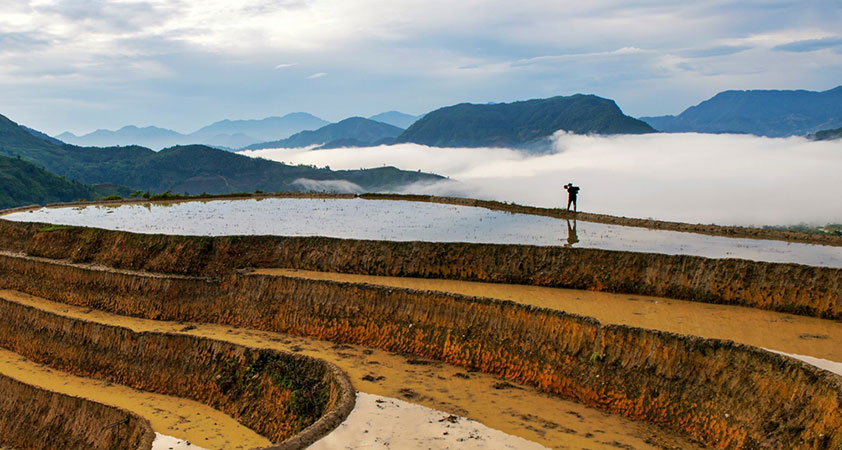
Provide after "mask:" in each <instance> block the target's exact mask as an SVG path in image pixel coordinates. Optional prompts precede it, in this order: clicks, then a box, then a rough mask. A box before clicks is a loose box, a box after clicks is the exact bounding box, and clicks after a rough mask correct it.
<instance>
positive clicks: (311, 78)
mask: <svg viewBox="0 0 842 450" xmlns="http://www.w3.org/2000/svg"><path fill="white" fill-rule="evenodd" d="M325 76H327V74H326V73H325V72H317V73H314V74H312V75H309V76H308V77H307V79H308V80H314V79H316V78H322V77H325Z"/></svg>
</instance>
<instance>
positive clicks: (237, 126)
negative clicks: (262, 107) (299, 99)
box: [190, 112, 330, 148]
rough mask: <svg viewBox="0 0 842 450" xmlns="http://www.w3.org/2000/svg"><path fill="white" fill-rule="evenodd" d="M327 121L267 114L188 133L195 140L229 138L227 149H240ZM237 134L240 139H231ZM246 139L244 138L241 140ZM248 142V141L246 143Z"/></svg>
mask: <svg viewBox="0 0 842 450" xmlns="http://www.w3.org/2000/svg"><path fill="white" fill-rule="evenodd" d="M328 123H330V122H327V121H326V120H323V119H320V118H318V117H316V116H314V115H311V114H307V113H303V112H297V113H290V114H287V115H285V116H283V117H267V118H265V119H260V120H222V121H219V122H215V123H213V124H210V125H208V126H206V127H203V128H201V129H199V130H198V131H196V132H193V133H191V134H190V137H192V138H193V139H194V143H204V144H216V141H219V140H220V139H221V138H222V137H223V136H229V137H231V138H229V139H231V140H229V141H228V144H234V143H235V142H237V144H236V145H227V144H218V145H225V146H226V147H230V148H241V147H245V146H246V145H249V144H254V143H257V142H265V141H271V140H277V139H284V138H287V137H289V136H292V135H293V134H295V133H298V132H299V131H303V130H315V129H317V128H320V127H323V126H325V125H327V124H328ZM237 136H239V137H240V138H239V139H240V141H234V140H233V139H234V138H236V137H237ZM244 138H247V139H244ZM247 141H250V142H247Z"/></svg>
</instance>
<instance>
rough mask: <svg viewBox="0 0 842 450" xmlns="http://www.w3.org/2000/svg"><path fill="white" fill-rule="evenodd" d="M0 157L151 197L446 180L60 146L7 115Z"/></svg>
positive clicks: (194, 153) (202, 150)
mask: <svg viewBox="0 0 842 450" xmlns="http://www.w3.org/2000/svg"><path fill="white" fill-rule="evenodd" d="M0 154H2V155H7V156H10V157H13V158H14V157H20V158H21V159H22V160H24V161H29V162H31V163H34V164H37V165H40V166H43V167H44V168H45V169H47V170H48V171H50V172H53V173H55V174H58V175H61V176H63V177H66V178H68V179H71V180H75V181H77V182H79V183H84V184H119V185H123V186H129V187H131V188H133V189H139V190H150V191H152V192H163V191H166V190H172V191H174V192H176V193H189V194H200V193H202V192H207V193H210V194H224V193H232V192H254V191H255V190H262V191H264V192H276V191H303V190H313V189H316V190H319V189H324V190H335V189H334V188H335V187H336V186H346V189H353V190H360V191H368V192H376V191H389V190H396V189H399V188H401V187H402V186H404V185H407V184H411V183H416V182H432V181H438V180H441V179H443V178H442V177H440V176H438V175H433V174H427V173H421V172H410V171H404V170H398V169H396V168H394V167H381V168H377V169H367V170H342V171H332V170H329V169H327V168H325V169H319V168H316V167H311V166H290V165H286V164H282V163H279V162H275V161H269V160H265V159H259V158H249V157H247V156H243V155H238V154H235V153H231V152H226V151H223V150H217V149H214V148H210V147H207V146H204V145H189V146H177V147H172V148H168V149H165V150H162V151H160V152H154V151H152V150H150V149H148V148H145V147H140V146H128V147H106V148H99V147H77V146H74V145H69V144H63V145H57V144H54V143H52V142H49V141H47V140H44V139H41V138H39V137H36V136H35V135H33V134H31V133H29V132H28V131H26V130H24V129H23V128H21V127H20V126H18V124H16V123H14V122H13V121H11V120H9V119H8V118H6V117H4V116H2V115H0ZM337 181H342V183H337Z"/></svg>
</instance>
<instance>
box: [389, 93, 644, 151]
mask: <svg viewBox="0 0 842 450" xmlns="http://www.w3.org/2000/svg"><path fill="white" fill-rule="evenodd" d="M559 130H564V131H568V132H573V133H577V134H640V133H652V132H654V131H655V130H654V129H652V127H650V126H649V125H647V124H646V123H644V122H642V121H640V120H637V119H635V118H633V117H629V116H627V115H625V114H623V112H622V111H621V110H620V108H619V107H618V106H617V104H616V103H614V101H613V100H609V99H605V98H601V97H597V96H595V95H582V94H577V95H572V96H569V97H561V96H559V97H552V98H547V99H538V100H526V101H520V102H514V103H496V104H484V105H477V104H471V103H462V104H458V105H454V106H448V107H445V108H441V109H437V110H435V111H433V112H431V113H428V114H426V115H425V116H424V117H423V118H421V119H419V120H418V121H417V122H415V123H414V124H412V126H410V127H409V128H408V129H407V130H406V131H404V132H403V134H401V135H400V136H398V137H397V139H395V142H396V143H400V142H413V143H416V144H423V145H429V146H434V147H515V148H542V147H545V145H546V143H547V141H548V138H549V137H550V136H552V135H553V133H555V132H556V131H559Z"/></svg>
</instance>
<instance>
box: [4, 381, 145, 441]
mask: <svg viewBox="0 0 842 450" xmlns="http://www.w3.org/2000/svg"><path fill="white" fill-rule="evenodd" d="M0 392H2V393H3V394H2V395H0V448H2V447H11V448H15V449H17V450H29V449H32V450H42V449H44V450H46V449H56V450H66V449H86V450H148V449H150V448H152V441H153V440H154V439H155V433H154V432H153V431H152V427H150V425H149V422H148V421H147V420H146V419H143V418H140V417H138V416H136V415H133V414H131V413H129V412H127V411H123V410H121V409H119V408H115V407H112V406H106V405H103V404H100V403H96V402H92V401H89V400H84V399H81V398H77V397H71V396H69V395H63V394H58V393H55V392H50V391H47V390H44V389H40V388H37V387H35V386H30V385H28V384H24V383H21V382H19V381H17V380H15V379H13V378H10V377H7V376H5V375H0ZM115 424H116V425H115Z"/></svg>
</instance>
